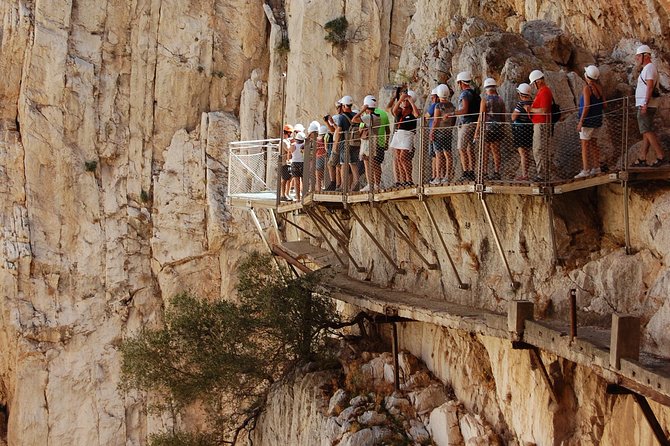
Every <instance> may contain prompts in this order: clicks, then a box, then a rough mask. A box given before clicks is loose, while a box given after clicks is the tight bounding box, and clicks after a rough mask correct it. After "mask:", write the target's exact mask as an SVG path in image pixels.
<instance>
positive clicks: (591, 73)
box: [584, 65, 600, 81]
mask: <svg viewBox="0 0 670 446" xmlns="http://www.w3.org/2000/svg"><path fill="white" fill-rule="evenodd" d="M584 74H586V76H587V77H588V78H590V79H593V80H594V81H597V80H598V78H599V77H600V70H599V69H598V67H596V66H595V65H589V66H588V67H586V69H585V70H584Z"/></svg>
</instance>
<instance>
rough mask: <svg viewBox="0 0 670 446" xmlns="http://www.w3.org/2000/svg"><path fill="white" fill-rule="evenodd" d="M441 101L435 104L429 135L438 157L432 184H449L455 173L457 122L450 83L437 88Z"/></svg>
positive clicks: (436, 157)
mask: <svg viewBox="0 0 670 446" xmlns="http://www.w3.org/2000/svg"><path fill="white" fill-rule="evenodd" d="M435 92H436V93H437V97H438V98H439V102H438V103H437V105H436V106H435V113H434V116H433V125H432V127H431V129H430V134H429V136H428V139H429V141H431V142H432V143H433V149H434V150H435V159H436V171H435V178H433V179H432V180H431V181H430V184H432V185H437V184H447V183H449V178H450V177H451V178H453V175H454V157H453V154H452V153H451V151H452V140H453V127H454V124H455V123H456V119H455V118H454V112H455V111H456V109H455V107H454V104H452V103H451V101H450V100H449V98H450V97H451V90H450V89H449V86H448V85H445V84H440V85H438V86H437V88H435Z"/></svg>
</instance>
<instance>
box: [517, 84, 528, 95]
mask: <svg viewBox="0 0 670 446" xmlns="http://www.w3.org/2000/svg"><path fill="white" fill-rule="evenodd" d="M516 91H518V92H519V93H521V94H525V95H526V96H530V85H528V84H527V83H525V82H524V83H523V84H519V86H518V87H516Z"/></svg>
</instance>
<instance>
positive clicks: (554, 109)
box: [551, 97, 561, 136]
mask: <svg viewBox="0 0 670 446" xmlns="http://www.w3.org/2000/svg"><path fill="white" fill-rule="evenodd" d="M560 120H561V106H560V105H558V104H557V103H556V101H554V98H553V97H552V98H551V136H554V127H555V126H556V123H557V122H558V121H560Z"/></svg>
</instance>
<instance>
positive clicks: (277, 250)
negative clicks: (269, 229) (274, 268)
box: [272, 245, 312, 273]
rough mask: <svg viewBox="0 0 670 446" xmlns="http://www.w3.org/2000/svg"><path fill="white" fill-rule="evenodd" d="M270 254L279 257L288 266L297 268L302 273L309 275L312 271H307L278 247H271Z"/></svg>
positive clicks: (306, 268) (307, 269)
mask: <svg viewBox="0 0 670 446" xmlns="http://www.w3.org/2000/svg"><path fill="white" fill-rule="evenodd" d="M272 253H273V254H274V255H276V256H279V257H281V258H282V259H284V260H286V262H288V264H289V265H291V266H294V267H296V268H298V269H299V270H300V271H302V272H303V273H311V272H312V270H311V269H309V268H308V267H307V266H306V265H304V264H302V263H300V261H299V260H298V259H295V258H293V257H292V256H291V255H290V254H289V253H287V252H286V251H284V250H283V249H282V247H281V246H280V245H273V246H272Z"/></svg>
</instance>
